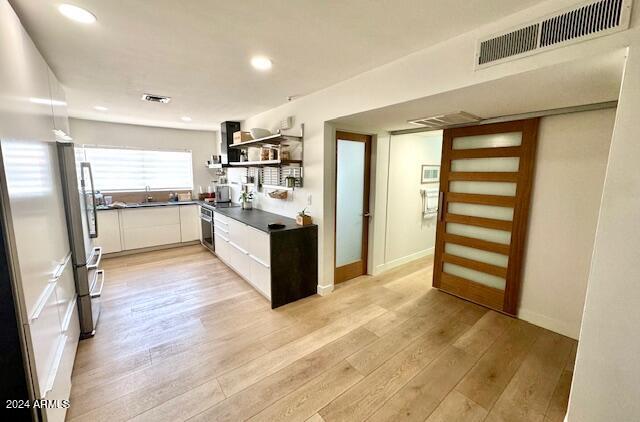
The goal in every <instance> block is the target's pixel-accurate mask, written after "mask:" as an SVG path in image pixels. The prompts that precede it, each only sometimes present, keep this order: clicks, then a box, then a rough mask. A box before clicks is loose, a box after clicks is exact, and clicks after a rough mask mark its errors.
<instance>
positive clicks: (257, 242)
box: [246, 226, 271, 266]
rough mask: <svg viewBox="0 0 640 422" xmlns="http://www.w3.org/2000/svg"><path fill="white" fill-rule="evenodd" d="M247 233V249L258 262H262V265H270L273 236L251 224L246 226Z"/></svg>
mask: <svg viewBox="0 0 640 422" xmlns="http://www.w3.org/2000/svg"><path fill="white" fill-rule="evenodd" d="M246 235H247V238H248V242H247V251H248V252H249V255H250V256H251V257H252V258H253V259H255V260H257V261H258V262H261V263H262V265H264V266H269V265H270V263H271V245H270V243H271V242H270V240H271V236H269V235H268V234H267V233H265V232H261V231H260V230H256V229H254V228H253V227H249V226H247V228H246Z"/></svg>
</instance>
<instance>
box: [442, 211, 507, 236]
mask: <svg viewBox="0 0 640 422" xmlns="http://www.w3.org/2000/svg"><path fill="white" fill-rule="evenodd" d="M444 221H446V222H447V223H458V224H467V225H469V226H476V227H484V228H487V229H494V230H503V231H506V232H510V231H511V227H512V224H511V221H505V220H495V219H493V218H483V217H472V216H470V215H460V214H446V215H445V217H444Z"/></svg>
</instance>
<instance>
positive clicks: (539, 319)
mask: <svg viewBox="0 0 640 422" xmlns="http://www.w3.org/2000/svg"><path fill="white" fill-rule="evenodd" d="M518 318H519V319H523V320H525V321H527V322H530V323H532V324H533V325H537V326H538V327H542V328H546V329H547V330H550V331H553V332H554V333H558V334H562V335H563V336H567V337H569V338H572V339H574V340H578V336H579V334H580V329H579V328H578V329H576V328H575V327H573V325H572V324H569V323H567V322H565V321H561V320H558V319H555V318H550V317H548V316H546V315H542V314H539V313H537V312H534V311H531V310H529V309H523V308H520V309H519V310H518Z"/></svg>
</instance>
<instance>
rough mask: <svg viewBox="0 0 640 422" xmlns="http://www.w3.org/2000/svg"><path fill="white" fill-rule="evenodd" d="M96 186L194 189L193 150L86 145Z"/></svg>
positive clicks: (103, 187) (116, 188) (85, 149)
mask: <svg viewBox="0 0 640 422" xmlns="http://www.w3.org/2000/svg"><path fill="white" fill-rule="evenodd" d="M84 155H85V160H86V161H89V162H90V163H91V169H92V171H93V180H94V184H95V186H96V189H97V190H101V191H133V190H144V189H145V187H147V186H149V188H150V189H151V190H174V189H175V190H193V172H192V158H191V152H190V151H159V150H144V149H132V148H105V147H93V146H85V147H84Z"/></svg>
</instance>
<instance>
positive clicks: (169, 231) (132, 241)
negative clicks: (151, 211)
mask: <svg viewBox="0 0 640 422" xmlns="http://www.w3.org/2000/svg"><path fill="white" fill-rule="evenodd" d="M172 243H180V224H172V225H168V226H155V227H129V228H127V227H125V228H124V246H125V249H140V248H148V247H151V246H160V245H170V244H172Z"/></svg>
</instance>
